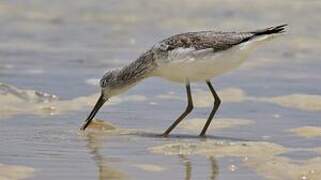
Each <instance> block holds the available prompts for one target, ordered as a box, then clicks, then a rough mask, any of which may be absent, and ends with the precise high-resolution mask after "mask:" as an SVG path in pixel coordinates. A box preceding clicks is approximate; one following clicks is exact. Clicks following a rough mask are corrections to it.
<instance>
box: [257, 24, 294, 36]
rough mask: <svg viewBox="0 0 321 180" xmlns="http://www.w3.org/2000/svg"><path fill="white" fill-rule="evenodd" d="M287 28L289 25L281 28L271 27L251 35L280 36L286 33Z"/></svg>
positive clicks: (280, 26)
mask: <svg viewBox="0 0 321 180" xmlns="http://www.w3.org/2000/svg"><path fill="white" fill-rule="evenodd" d="M287 26H288V25H287V24H282V25H279V26H273V27H269V28H266V29H261V30H257V31H253V32H251V33H253V34H254V36H261V35H269V34H280V33H284V32H285V31H286V27H287Z"/></svg>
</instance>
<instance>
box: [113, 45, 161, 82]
mask: <svg viewBox="0 0 321 180" xmlns="http://www.w3.org/2000/svg"><path fill="white" fill-rule="evenodd" d="M155 68H156V64H155V60H154V58H153V53H152V52H151V51H147V52H146V53H144V54H143V55H142V56H140V57H139V58H138V59H137V60H136V61H134V62H132V63H131V64H129V65H127V66H124V67H123V68H121V69H120V70H119V72H118V73H117V79H119V80H122V81H125V82H126V83H127V84H128V85H131V84H136V83H138V82H139V81H141V80H143V79H145V78H147V77H149V76H150V75H151V73H152V71H153V70H154V69H155Z"/></svg>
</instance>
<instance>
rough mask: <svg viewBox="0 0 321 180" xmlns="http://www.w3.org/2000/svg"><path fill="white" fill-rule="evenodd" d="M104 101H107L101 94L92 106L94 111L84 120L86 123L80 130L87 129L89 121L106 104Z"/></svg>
mask: <svg viewBox="0 0 321 180" xmlns="http://www.w3.org/2000/svg"><path fill="white" fill-rule="evenodd" d="M106 100H107V99H105V98H104V95H103V94H101V95H100V97H99V99H98V101H97V102H96V104H95V106H94V109H93V110H92V111H91V113H90V114H89V116H88V118H87V119H86V121H85V122H84V123H83V125H82V126H81V128H80V130H85V129H86V128H87V127H88V125H89V124H90V123H91V121H92V120H93V118H94V117H95V115H96V114H97V112H98V110H99V109H100V108H101V106H102V105H103V104H104V103H105V102H106Z"/></svg>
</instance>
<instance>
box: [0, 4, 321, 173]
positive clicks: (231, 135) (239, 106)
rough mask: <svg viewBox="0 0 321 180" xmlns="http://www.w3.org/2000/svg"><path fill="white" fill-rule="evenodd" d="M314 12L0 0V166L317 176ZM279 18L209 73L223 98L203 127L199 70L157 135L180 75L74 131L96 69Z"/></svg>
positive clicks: (319, 112)
mask: <svg viewBox="0 0 321 180" xmlns="http://www.w3.org/2000/svg"><path fill="white" fill-rule="evenodd" d="M320 17H321V2H320V1H317V0H315V1H314V0H311V1H308V2H307V1H304V0H294V1H292V0H291V1H289V0H285V1H254V0H246V1H235V0H230V1H220V0H215V1H209V0H202V1H192V0H185V1H167V0H164V1H157V2H155V1H147V0H140V1H99V0H92V1H86V0H79V1H77V2H76V1H62V0H57V1H47V0H42V1H38V0H25V1H17V0H10V1H9V0H4V1H1V2H0V23H1V24H2V26H1V31H0V82H1V83H3V84H1V85H0V88H1V89H0V107H1V109H0V146H1V148H0V179H5V178H9V179H24V178H29V179H151V178H153V179H165V178H167V179H175V178H176V179H320V178H321V166H320V164H321V150H320V149H321V139H320V134H321V131H320V128H321V120H320V118H321V104H320V98H321V85H320V83H319V82H320V80H321V76H320V69H321V60H320V55H321V53H320V48H321V33H320V31H321V28H320V26H319V24H321V18H320ZM281 23H288V24H289V32H288V34H287V35H286V36H283V37H280V38H279V39H275V40H273V41H271V42H268V43H267V44H266V45H265V46H264V47H260V48H259V49H258V50H257V51H255V52H254V53H253V54H252V55H251V56H250V58H249V59H248V61H247V62H246V63H245V64H243V65H242V66H241V67H240V68H239V69H237V70H235V71H234V72H231V73H228V74H225V75H222V76H220V77H217V78H215V79H213V82H214V85H215V87H216V89H217V90H218V91H219V95H221V99H222V101H223V103H222V105H221V107H220V109H219V111H218V113H217V119H215V120H214V122H213V123H214V125H213V126H211V127H210V129H209V131H208V138H206V139H203V138H199V137H198V136H197V135H198V133H199V132H200V129H201V127H202V124H203V123H204V119H205V118H207V116H208V113H209V111H210V109H211V103H210V102H208V99H209V98H211V97H210V96H209V94H208V93H207V91H208V90H207V88H206V85H205V84H202V83H198V84H193V85H192V91H193V92H195V93H194V100H195V109H194V111H193V113H192V114H191V115H190V116H189V117H188V118H187V119H186V120H185V121H184V123H182V125H181V126H180V127H177V129H175V130H174V131H173V134H172V135H171V136H170V137H169V138H160V137H159V136H158V135H159V134H160V133H162V132H163V131H164V130H165V129H166V128H167V127H168V126H169V125H170V124H171V123H172V122H173V121H174V119H175V118H176V117H177V116H178V115H179V114H180V113H181V111H183V109H184V107H185V89H184V86H182V85H179V84H174V83H171V82H168V81H165V80H161V79H158V78H151V79H148V80H145V81H143V82H142V83H140V84H139V85H138V86H136V87H134V88H133V89H131V90H130V91H129V92H128V93H126V94H124V95H122V96H120V97H117V98H113V99H111V101H110V102H108V104H106V105H105V106H104V108H102V109H101V111H100V112H99V114H98V115H97V118H99V119H101V120H104V121H105V122H106V123H102V122H99V123H97V124H95V125H96V126H93V127H92V128H91V130H90V131H89V132H87V133H81V132H79V131H78V129H79V127H80V124H81V122H82V121H83V120H84V119H85V118H86V116H87V115H88V113H89V112H90V110H91V108H92V106H93V103H94V102H95V100H96V98H97V97H98V94H97V93H98V92H99V89H98V87H97V85H95V83H96V79H99V78H100V77H101V75H102V74H103V73H104V72H105V71H106V70H108V69H111V68H114V67H119V66H121V65H124V64H126V63H128V62H130V61H132V60H134V59H135V58H136V57H138V56H139V54H140V53H142V52H143V51H144V50H145V49H147V48H149V47H151V46H152V45H153V43H155V42H156V41H158V40H161V39H163V38H165V37H167V36H169V35H172V34H174V33H179V32H184V31H196V30H206V29H217V30H253V29H256V28H263V27H266V26H270V25H276V24H281ZM8 87H10V88H8ZM42 92H45V93H42ZM215 124H216V126H215ZM318 132H319V133H318Z"/></svg>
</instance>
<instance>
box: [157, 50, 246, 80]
mask: <svg viewBox="0 0 321 180" xmlns="http://www.w3.org/2000/svg"><path fill="white" fill-rule="evenodd" d="M249 50H250V49H248V48H246V49H243V48H242V46H236V47H233V48H231V49H229V50H227V51H222V52H218V53H213V50H212V49H207V50H202V51H198V52H197V53H193V54H190V55H187V56H186V55H185V56H182V57H177V56H175V58H176V59H170V60H167V62H166V61H165V63H160V64H159V68H158V69H157V70H156V72H155V75H156V76H159V77H162V78H165V79H168V80H170V81H176V82H185V81H186V80H189V81H204V80H209V79H211V78H213V77H215V76H218V75H220V74H223V73H225V72H228V71H231V70H232V69H234V68H236V67H238V66H239V65H241V64H242V62H244V60H245V59H246V58H247V56H248V54H249Z"/></svg>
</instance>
